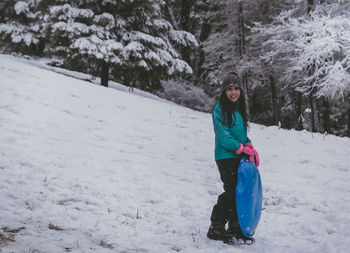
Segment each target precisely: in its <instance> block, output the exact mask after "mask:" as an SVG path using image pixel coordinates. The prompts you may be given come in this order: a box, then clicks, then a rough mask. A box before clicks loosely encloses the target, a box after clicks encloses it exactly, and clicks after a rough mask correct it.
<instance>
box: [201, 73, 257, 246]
mask: <svg viewBox="0 0 350 253" xmlns="http://www.w3.org/2000/svg"><path fill="white" fill-rule="evenodd" d="M212 117H213V124H214V131H215V161H216V164H217V166H218V169H219V172H220V178H221V181H222V182H223V184H224V192H223V193H222V194H221V195H220V196H219V197H218V200H217V204H216V205H215V206H214V207H213V211H212V214H211V218H210V219H211V225H210V227H209V231H208V234H207V236H208V238H210V239H213V240H221V241H224V242H225V241H230V240H231V239H232V238H237V239H243V240H244V241H246V240H249V238H247V237H245V236H244V235H243V233H242V231H241V229H240V226H239V223H238V217H237V212H236V196H235V190H236V186H237V170H238V166H239V163H240V160H241V157H242V156H243V155H247V156H249V160H250V161H251V162H252V161H254V160H255V163H256V165H257V166H259V155H258V153H257V152H256V150H255V149H254V148H253V145H252V143H251V141H250V139H249V138H248V136H247V126H248V113H247V106H246V102H245V95H244V87H243V82H242V81H241V78H240V77H239V76H238V74H237V73H236V72H230V73H228V74H227V75H226V76H225V78H224V80H223V82H222V89H221V95H220V98H219V100H218V101H217V102H216V104H215V106H214V107H213V110H212ZM227 222H228V229H227V230H226V229H225V226H226V223H227ZM251 241H252V240H251Z"/></svg>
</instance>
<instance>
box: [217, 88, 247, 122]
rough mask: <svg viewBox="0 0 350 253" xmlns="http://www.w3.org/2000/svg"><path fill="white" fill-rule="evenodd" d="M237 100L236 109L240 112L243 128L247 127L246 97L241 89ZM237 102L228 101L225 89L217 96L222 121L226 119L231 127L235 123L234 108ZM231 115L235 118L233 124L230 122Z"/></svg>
mask: <svg viewBox="0 0 350 253" xmlns="http://www.w3.org/2000/svg"><path fill="white" fill-rule="evenodd" d="M237 102H238V110H239V112H240V113H241V115H242V118H243V122H244V127H245V129H247V128H248V127H249V124H248V121H249V114H248V110H247V103H246V97H245V94H244V92H243V91H242V90H241V95H240V96H239V99H238V101H237ZM237 102H236V103H233V102H232V101H230V100H229V99H228V98H227V96H226V91H225V90H223V91H222V92H221V95H220V97H219V103H220V107H221V112H222V117H223V118H224V121H226V120H227V124H228V127H231V126H232V125H235V123H236V116H235V114H234V111H235V109H236V106H237ZM232 115H233V117H234V118H235V119H234V122H233V124H232Z"/></svg>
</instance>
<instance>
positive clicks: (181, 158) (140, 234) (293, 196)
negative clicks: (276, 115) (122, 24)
mask: <svg viewBox="0 0 350 253" xmlns="http://www.w3.org/2000/svg"><path fill="white" fill-rule="evenodd" d="M249 136H250V138H251V139H252V141H253V143H254V145H255V147H256V149H257V150H258V151H259V153H260V157H261V165H260V173H261V177H262V183H263V190H264V200H263V212H262V216H261V221H260V224H259V227H258V229H257V231H256V234H255V239H256V243H255V244H254V245H251V246H229V245H225V244H222V243H220V242H216V241H210V240H208V239H207V238H206V232H207V229H208V226H209V217H210V214H211V210H212V206H213V205H214V204H215V202H216V198H217V195H219V194H220V193H221V191H222V185H221V182H220V179H219V173H218V171H217V168H216V164H215V161H214V154H213V147H214V133H213V129H212V121H211V115H210V114H206V113H200V112H196V111H193V110H190V109H187V108H184V107H180V106H178V105H175V104H173V103H170V102H165V101H160V100H156V99H152V98H146V97H143V96H140V95H135V94H132V93H130V92H126V91H119V90H115V89H109V88H104V87H99V86H96V85H93V84H91V83H89V82H84V81H80V80H77V79H74V78H71V77H67V76H64V75H60V74H57V73H54V72H52V71H48V70H44V69H41V68H38V67H36V66H33V64H28V63H26V62H24V61H21V60H18V59H16V58H14V57H11V56H5V55H0V203H1V204H0V252H27V253H34V252H37V253H39V252H50V253H51V252H124V253H129V252H191V253H192V252H208V253H212V252H269V253H271V252H276V253H281V252H283V253H287V252H318V253H319V252H347V250H348V248H349V247H350V240H349V238H350V215H349V213H350V183H349V182H350V139H349V138H340V137H335V136H332V135H328V136H323V135H321V134H311V133H309V132H306V131H302V132H298V131H287V130H282V129H281V130H279V129H278V128H277V127H264V126H261V125H256V124H251V129H250V132H249ZM18 228H20V229H18ZM15 229H18V230H15ZM60 229H62V230H60ZM11 239H12V240H11Z"/></svg>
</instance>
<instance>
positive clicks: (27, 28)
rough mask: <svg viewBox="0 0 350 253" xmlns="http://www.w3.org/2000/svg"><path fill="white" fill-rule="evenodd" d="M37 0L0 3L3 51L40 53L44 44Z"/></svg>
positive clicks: (0, 30) (0, 34)
mask: <svg viewBox="0 0 350 253" xmlns="http://www.w3.org/2000/svg"><path fill="white" fill-rule="evenodd" d="M36 8H37V1H34V0H22V1H12V0H3V1H1V3H0V38H1V40H2V43H1V45H0V46H1V51H3V52H11V51H15V52H18V53H21V54H40V53H41V50H42V47H43V44H42V43H41V42H42V40H43V38H42V36H41V33H40V31H41V25H40V22H38V19H39V17H40V12H37V11H36Z"/></svg>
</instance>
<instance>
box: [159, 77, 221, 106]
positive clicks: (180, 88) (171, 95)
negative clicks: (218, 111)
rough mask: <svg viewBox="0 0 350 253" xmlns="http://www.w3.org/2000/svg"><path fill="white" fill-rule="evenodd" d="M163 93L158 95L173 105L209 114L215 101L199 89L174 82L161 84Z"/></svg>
mask: <svg viewBox="0 0 350 253" xmlns="http://www.w3.org/2000/svg"><path fill="white" fill-rule="evenodd" d="M162 86H163V91H162V92H158V95H159V96H160V97H162V98H165V99H167V100H170V101H173V102H174V103H177V104H180V105H183V106H186V107H188V108H192V109H195V110H199V111H204V112H211V109H212V107H213V106H214V104H215V99H214V98H211V97H209V96H208V95H207V94H206V93H205V92H204V90H203V89H202V88H201V87H196V86H192V85H189V84H186V83H178V82H175V81H164V82H162Z"/></svg>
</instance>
